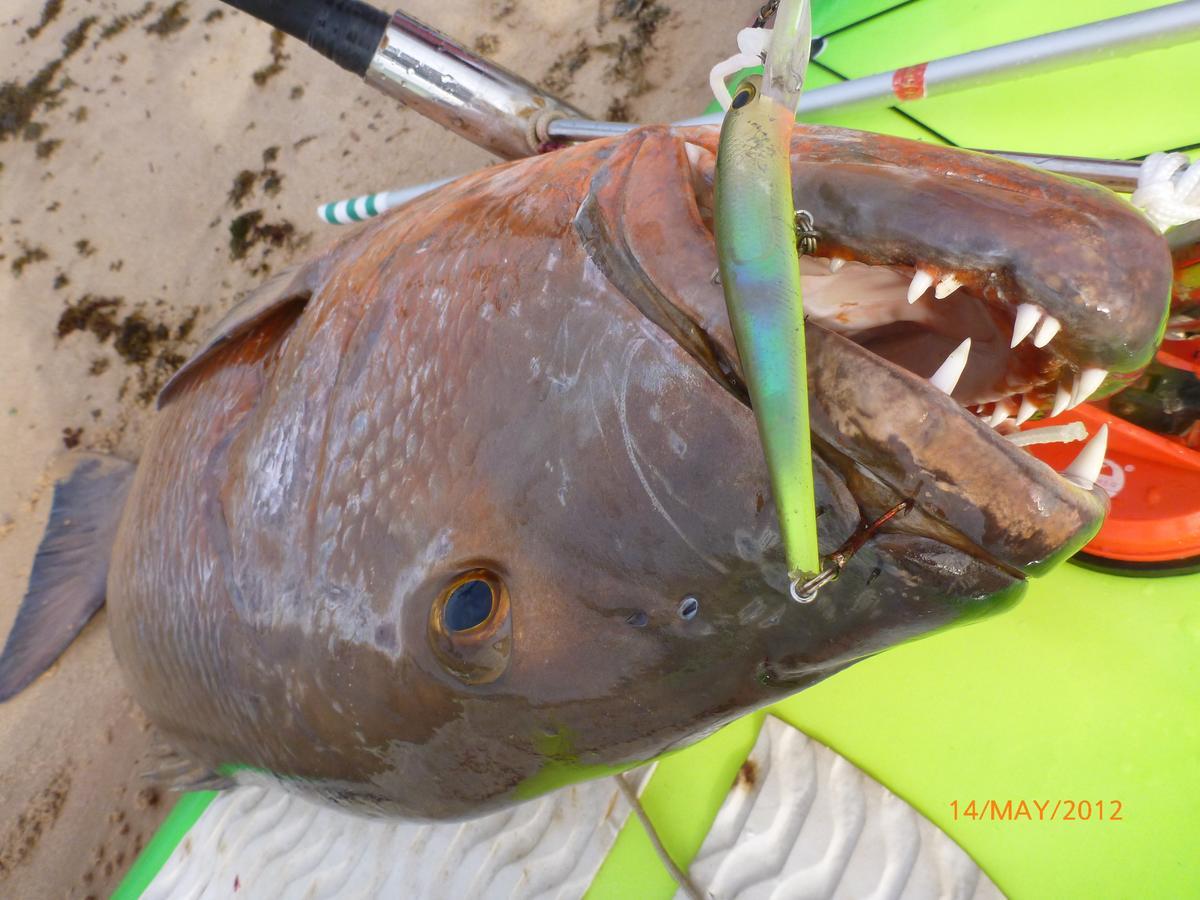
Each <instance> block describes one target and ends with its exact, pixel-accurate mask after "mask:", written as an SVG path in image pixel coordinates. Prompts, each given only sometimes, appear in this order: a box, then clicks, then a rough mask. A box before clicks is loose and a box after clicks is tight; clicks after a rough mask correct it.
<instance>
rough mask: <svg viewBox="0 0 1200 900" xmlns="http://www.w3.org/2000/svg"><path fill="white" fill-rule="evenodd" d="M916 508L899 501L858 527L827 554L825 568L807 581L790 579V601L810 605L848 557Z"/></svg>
mask: <svg viewBox="0 0 1200 900" xmlns="http://www.w3.org/2000/svg"><path fill="white" fill-rule="evenodd" d="M914 506H916V502H915V501H914V500H912V499H908V500H901V501H900V502H899V503H897V504H896V505H895V506H893V507H892V508H891V509H889V510H888V511H887V512H885V513H884V514H883V515H882V516H880V517H879V518H878V519H876V520H875V521H874V522H872V523H870V524H869V525H867V526H865V527H864V526H860V527H859V529H858V530H857V531H856V532H854V534H852V535H850V539H849V540H847V541H846V543H844V544H842V546H841V547H839V548H838V549H837V550H835V551H834V552H833V553H831V554H829V557H828V559H827V560H826V564H825V568H824V569H822V570H821V571H820V572H819V573H817V574H816V575H814V576H813V577H812V578H809V579H808V580H807V581H801V580H800V576H797V577H795V578H793V579H792V583H791V586H790V588H789V593H790V594H791V595H792V599H793V600H795V601H796V602H797V603H805V604H807V603H812V602H813V601H814V600H816V599H817V592H818V591H820V590H821V588H823V587H824V586H825V585H827V584H829V583H830V582H833V581H837V578H838V576H839V575H841V574H842V569H844V568H845V567H846V564H847V563H848V562H850V557H852V556H854V554H855V553H857V552H858V551H859V550H861V549H862V547H863V545H864V544H865V543H866V542H867V541H869V540H870V539H871V538H872V537H873V536H874V535H875V533H876V532H877V531H879V529H880V528H882V527H883V526H884V525H886V524H887V523H888V522H890V521H891V520H892V519H895V518H898V517H900V516H903V515H905V514H906V513H908V512H910V511H911V510H912V508H913V507H914Z"/></svg>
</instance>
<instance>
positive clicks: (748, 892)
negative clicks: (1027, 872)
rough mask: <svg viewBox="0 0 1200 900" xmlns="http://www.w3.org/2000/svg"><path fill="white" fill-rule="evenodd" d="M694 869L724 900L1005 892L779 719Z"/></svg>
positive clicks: (962, 896)
mask: <svg viewBox="0 0 1200 900" xmlns="http://www.w3.org/2000/svg"><path fill="white" fill-rule="evenodd" d="M691 873H692V879H693V880H694V881H695V883H696V884H697V885H698V886H699V887H700V889H701V890H705V891H707V892H708V893H709V894H710V895H711V896H713V897H717V898H720V900H732V898H739V900H741V898H745V900H751V898H753V900H767V898H770V900H785V898H786V900H801V898H814V900H816V898H827V897H833V898H847V900H850V898H853V900H866V898H871V900H885V898H887V900H893V898H903V900H917V898H934V897H936V898H946V900H950V898H953V900H992V898H1002V897H1003V895H1002V894H1001V893H1000V890H999V889H998V888H997V887H996V885H995V884H993V883H992V881H991V879H989V878H988V877H987V876H986V875H985V874H984V873H983V871H982V870H981V869H980V868H979V866H977V865H976V864H975V862H974V861H973V860H972V859H971V857H969V856H967V854H966V853H965V852H964V851H963V850H962V849H961V848H960V847H959V846H958V845H957V844H956V843H954V841H952V840H951V839H950V838H949V837H947V836H946V834H945V832H943V831H942V830H941V829H940V828H938V827H937V826H936V825H934V824H933V823H932V822H930V821H929V820H928V819H926V818H925V817H924V816H922V815H921V814H920V813H918V812H917V811H916V810H915V809H913V808H912V807H911V806H909V805H908V804H907V803H905V802H904V801H903V800H901V799H900V798H899V797H897V796H896V795H895V794H893V793H892V792H891V791H889V790H888V789H887V788H885V787H884V786H883V785H881V784H880V783H879V782H877V781H875V780H874V779H872V778H871V777H870V776H868V775H867V774H865V773H864V772H863V771H861V770H860V769H858V768H856V767H855V766H854V765H852V764H851V763H849V762H847V761H846V759H845V758H844V757H841V756H839V755H838V754H837V753H834V752H833V751H832V750H830V749H829V748H828V747H826V746H825V745H823V744H819V743H817V742H816V741H814V740H812V739H811V738H809V737H807V736H806V735H804V734H803V733H802V732H800V731H797V730H796V729H795V728H793V727H791V726H790V725H788V724H787V723H785V722H783V721H781V720H779V719H777V718H775V717H774V716H767V718H766V721H765V723H764V724H763V728H762V731H761V732H760V733H759V736H758V742H757V743H756V744H755V745H754V749H753V750H752V751H751V753H750V756H749V758H748V759H747V761H746V763H745V764H744V765H743V767H742V775H741V776H739V778H738V780H737V783H736V784H734V786H733V789H732V790H731V791H730V792H729V796H728V797H726V798H725V803H724V804H723V805H722V806H721V810H720V812H718V813H717V818H716V821H715V822H713V827H712V829H711V830H710V831H709V833H708V837H707V838H706V839H705V841H704V844H703V845H702V846H701V848H700V852H699V853H698V854H697V855H696V859H695V860H694V861H693V863H692V866H691ZM676 897H677V898H681V897H683V895H682V894H677V895H676Z"/></svg>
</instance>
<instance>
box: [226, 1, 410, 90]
mask: <svg viewBox="0 0 1200 900" xmlns="http://www.w3.org/2000/svg"><path fill="white" fill-rule="evenodd" d="M225 2H226V3H228V4H229V5H230V6H232V7H234V8H235V9H240V10H241V11H242V12H246V13H249V14H250V15H252V16H254V17H255V18H256V19H261V20H262V21H264V22H266V23H267V24H268V25H271V26H273V27H275V28H278V29H279V30H280V31H282V32H284V33H285V34H290V35H291V36H292V37H294V38H299V39H300V40H302V41H304V43H306V44H308V46H310V47H312V48H313V49H314V50H316V51H317V52H318V53H320V54H321V55H322V56H326V57H328V58H329V59H332V60H333V61H334V62H335V63H337V64H338V65H339V66H341V67H342V68H343V69H349V70H350V71H351V72H353V73H354V74H355V75H359V76H362V75H365V74H366V72H367V66H369V65H370V64H371V57H373V56H374V55H375V51H376V49H378V47H379V41H380V40H381V39H382V38H383V33H384V31H385V30H386V29H387V23H388V20H389V19H390V18H391V16H390V15H388V14H387V13H385V12H384V11H383V10H380V9H376V8H375V7H374V6H371V5H370V4H369V3H362V2H360V0H225Z"/></svg>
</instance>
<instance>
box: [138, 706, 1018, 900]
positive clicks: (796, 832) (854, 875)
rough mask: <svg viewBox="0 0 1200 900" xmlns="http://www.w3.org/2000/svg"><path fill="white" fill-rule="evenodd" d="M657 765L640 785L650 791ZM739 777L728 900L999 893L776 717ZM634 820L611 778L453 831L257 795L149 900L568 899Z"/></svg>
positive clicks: (220, 819) (700, 859)
mask: <svg viewBox="0 0 1200 900" xmlns="http://www.w3.org/2000/svg"><path fill="white" fill-rule="evenodd" d="M652 771H653V766H648V767H644V768H642V769H638V770H636V771H635V772H632V773H630V775H629V777H630V778H631V779H632V780H633V782H634V783H635V784H636V785H638V786H639V790H640V788H641V787H642V786H644V785H645V784H646V783H647V782H648V780H649V777H650V775H651V773H652ZM742 772H743V774H742V776H740V777H739V778H738V780H737V782H736V783H735V784H734V785H733V787H732V789H731V790H730V792H729V796H728V797H727V798H726V800H725V803H724V804H723V805H722V807H721V810H720V812H719V813H718V814H717V818H716V821H715V822H714V823H713V827H712V829H711V831H710V832H709V834H708V837H707V839H706V840H705V842H704V845H703V846H702V847H701V849H700V853H699V854H698V855H697V857H696V860H695V861H694V862H693V864H692V867H691V873H692V877H693V880H694V881H695V883H696V884H697V885H699V887H700V888H701V889H702V890H704V891H706V892H707V893H708V894H709V895H710V896H711V897H714V898H717V900H733V898H773V900H783V898H787V900H798V898H826V897H837V898H855V900H864V898H872V900H884V898H904V900H915V898H947V900H949V898H953V900H993V898H1001V897H1002V895H1001V894H1000V891H999V890H998V889H997V888H996V886H995V885H994V884H993V883H992V882H991V881H990V880H989V879H988V878H987V876H986V875H984V874H983V872H982V871H981V870H980V869H979V867H978V866H976V865H975V863H974V862H972V861H971V859H970V857H968V856H967V854H966V853H964V852H963V851H962V850H961V849H960V848H959V847H958V846H957V845H956V844H955V843H954V842H953V841H951V840H950V838H948V837H946V835H945V834H943V833H942V832H941V831H940V830H939V829H938V828H937V827H936V826H934V825H933V824H932V823H930V822H929V820H927V819H925V818H924V817H923V816H921V815H920V814H919V813H917V811H916V810H914V809H913V808H912V807H911V806H909V805H908V804H907V803H905V802H904V801H903V800H901V799H899V798H898V797H896V796H895V795H894V794H892V793H891V792H890V791H888V790H887V789H886V788H884V787H883V786H882V785H881V784H879V783H878V782H876V781H874V780H873V779H871V778H870V777H869V776H867V775H865V774H864V773H863V772H861V771H860V770H858V769H857V768H855V767H854V766H853V765H851V764H850V763H849V762H847V761H846V760H845V759H843V758H842V757H841V756H839V755H838V754H836V753H834V752H833V751H832V750H830V749H828V748H827V747H825V746H823V745H821V744H818V743H817V742H816V741H813V740H811V739H809V738H808V737H806V736H805V735H804V734H802V733H801V732H799V731H797V730H796V729H794V728H792V727H791V726H790V725H787V724H786V723H784V722H782V721H781V720H779V719H777V718H775V717H773V716H767V717H766V720H765V723H764V725H763V729H762V732H761V733H760V734H759V737H758V741H757V743H756V744H755V746H754V749H753V751H752V752H751V754H750V756H749V758H748V760H747V762H746V764H744V765H743V767H742ZM628 816H629V807H628V805H627V804H626V803H625V801H624V800H623V799H622V797H621V795H620V793H619V791H618V790H617V787H616V783H615V782H614V781H613V780H612V779H609V778H605V779H602V780H599V781H591V782H585V783H584V784H580V785H575V786H573V787H569V788H564V789H562V790H560V791H557V792H555V793H553V794H550V795H549V796H547V797H544V798H542V799H541V800H537V801H533V802H531V803H526V804H524V805H522V806H518V807H516V808H514V809H511V810H508V811H505V812H501V813H497V814H495V815H491V816H487V817H485V818H482V819H476V820H474V821H471V822H465V823H460V824H449V825H426V824H417V823H412V822H396V821H383V820H377V819H363V818H359V817H356V816H352V815H348V814H345V813H342V812H339V811H337V810H335V809H331V808H327V807H324V806H319V805H316V804H313V803H310V802H308V801H307V800H304V799H303V798H301V797H298V796H295V795H292V794H288V793H285V792H284V791H282V790H280V789H279V788H278V787H275V786H273V785H266V786H258V785H254V786H246V787H240V788H238V789H237V790H235V791H230V792H227V793H225V794H222V795H221V796H219V797H218V798H217V799H216V800H214V801H213V802H212V804H211V805H210V806H209V807H208V809H207V810H206V811H205V812H204V814H203V815H202V816H201V817H200V819H199V820H198V821H197V822H196V824H195V825H194V826H193V827H192V829H191V831H190V832H189V833H188V835H187V837H185V838H184V840H183V841H182V842H181V843H180V845H179V847H178V848H177V849H176V850H175V852H174V854H172V856H171V858H170V859H169V860H168V861H167V863H166V864H165V865H164V866H163V869H162V871H161V872H159V874H158V876H157V878H156V879H155V880H154V882H153V883H152V884H151V886H150V888H149V889H148V890H147V891H146V893H145V895H144V896H145V897H147V898H154V900H159V898H161V900H184V898H187V900H196V898H225V897H229V898H233V897H237V898H238V900H242V898H247V897H250V898H259V897H270V898H305V900H308V898H312V900H318V898H323V897H338V898H375V897H378V898H401V897H402V898H412V900H427V898H428V900H441V898H445V900H463V898H471V900H474V898H514V900H515V898H520V900H527V898H558V900H569V898H578V897H582V896H583V895H584V893H585V892H586V891H587V888H588V886H589V885H590V884H591V882H592V879H593V878H594V877H595V874H596V871H597V870H598V869H599V867H600V864H601V863H602V862H603V860H604V858H605V856H606V855H607V854H608V852H609V850H610V849H611V848H612V845H613V842H614V841H615V840H616V837H617V833H618V832H619V831H620V829H621V827H622V825H623V824H624V823H625V820H626V819H627V818H628ZM679 896H682V895H679Z"/></svg>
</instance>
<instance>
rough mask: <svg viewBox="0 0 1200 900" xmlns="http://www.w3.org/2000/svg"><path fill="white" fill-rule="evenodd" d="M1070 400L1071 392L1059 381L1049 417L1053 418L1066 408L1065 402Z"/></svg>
mask: <svg viewBox="0 0 1200 900" xmlns="http://www.w3.org/2000/svg"><path fill="white" fill-rule="evenodd" d="M1070 402H1071V392H1070V391H1068V390H1067V387H1066V385H1064V384H1063V383H1062V382H1061V381H1060V382H1059V383H1058V388H1057V389H1056V390H1055V392H1054V406H1053V407H1052V408H1051V410H1050V418H1052V419H1053V418H1054V417H1055V416H1057V415H1058V414H1059V413H1060V412H1062V411H1063V410H1064V409H1066V408H1067V404H1068V403H1070Z"/></svg>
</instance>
